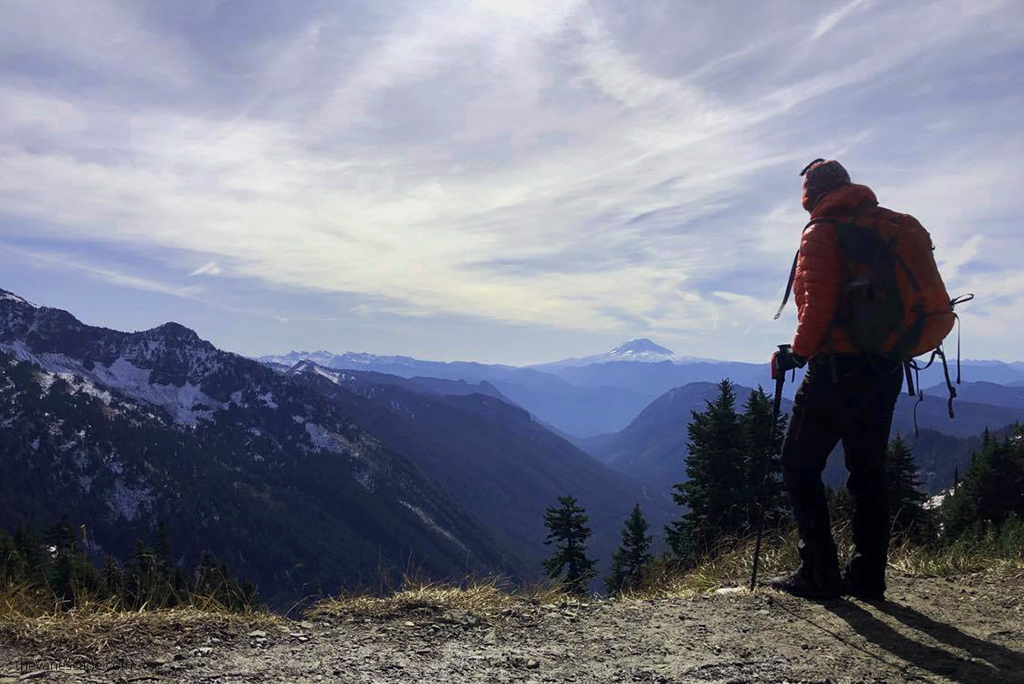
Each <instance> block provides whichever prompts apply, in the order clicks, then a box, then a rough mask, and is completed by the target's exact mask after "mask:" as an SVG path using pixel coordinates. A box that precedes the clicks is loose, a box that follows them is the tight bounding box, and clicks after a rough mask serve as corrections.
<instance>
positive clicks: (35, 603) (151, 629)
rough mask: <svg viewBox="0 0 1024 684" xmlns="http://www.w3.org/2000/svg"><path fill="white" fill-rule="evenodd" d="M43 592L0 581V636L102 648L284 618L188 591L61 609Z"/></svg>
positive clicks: (236, 629)
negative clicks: (170, 601)
mask: <svg viewBox="0 0 1024 684" xmlns="http://www.w3.org/2000/svg"><path fill="white" fill-rule="evenodd" d="M47 596H48V595H47V593H46V592H43V591H33V590H30V589H26V588H25V587H21V586H15V585H7V586H4V587H0V642H4V643H12V644H14V643H20V644H23V645H28V646H36V647H45V648H47V649H51V650H56V651H64V650H67V651H76V652H83V651H88V652H93V653H97V654H103V653H104V652H106V651H110V650H113V648H114V647H115V646H120V647H130V648H141V647H142V646H145V645H146V644H148V643H151V642H152V640H153V639H155V638H159V637H166V638H168V639H173V640H175V641H179V640H184V641H189V640H190V639H192V638H199V637H200V636H201V635H202V634H209V633H220V634H223V635H224V636H230V635H233V634H244V633H246V632H247V631H251V630H252V629H256V628H257V626H259V627H263V628H267V627H272V626H278V625H280V624H283V623H284V621H283V620H282V618H280V617H278V616H276V615H273V614H271V613H268V612H266V611H263V610H256V609H254V610H251V611H248V612H237V611H235V612H232V611H229V610H228V609H227V608H225V607H224V606H223V605H221V604H219V603H218V602H216V601H215V600H212V599H209V598H206V597H202V596H192V597H190V602H189V604H188V605H184V606H181V607H178V608H170V609H158V610H154V609H148V608H147V607H146V606H143V607H142V608H141V609H140V610H124V609H123V608H122V607H120V606H119V605H118V604H117V603H115V602H113V601H90V600H88V599H87V598H79V599H78V600H77V601H76V605H75V607H73V608H71V609H65V608H64V607H62V606H61V605H59V604H56V603H54V602H53V600H52V598H50V599H48V598H47Z"/></svg>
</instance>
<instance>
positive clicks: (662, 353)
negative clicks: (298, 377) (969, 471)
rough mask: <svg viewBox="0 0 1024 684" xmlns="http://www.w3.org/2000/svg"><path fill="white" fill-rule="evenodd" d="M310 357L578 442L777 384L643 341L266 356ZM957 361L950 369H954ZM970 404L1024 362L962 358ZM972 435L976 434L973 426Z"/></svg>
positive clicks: (1007, 386) (758, 370)
mask: <svg viewBox="0 0 1024 684" xmlns="http://www.w3.org/2000/svg"><path fill="white" fill-rule="evenodd" d="M306 358H308V359H310V360H313V361H315V362H316V363H318V364H320V365H322V366H325V367H329V368H359V369H363V370H374V371H379V372H382V373H390V374H394V375H399V376H403V377H414V376H429V377H435V378H445V379H451V380H463V381H466V382H471V383H477V382H488V383H490V384H491V385H492V386H493V387H494V388H495V389H497V390H498V391H499V392H500V393H501V394H502V395H504V396H505V397H507V398H508V399H510V400H512V401H513V402H515V403H516V404H518V405H519V406H522V407H523V408H525V409H526V410H528V411H530V412H531V413H533V414H534V415H535V416H537V418H539V419H540V420H542V421H544V422H545V423H547V424H549V425H551V426H553V427H554V428H556V429H558V430H559V431H561V432H563V433H565V434H566V435H571V436H573V437H574V438H576V439H577V440H587V439H589V438H592V437H596V436H599V435H606V434H609V433H613V432H618V431H619V430H622V429H624V428H626V427H627V426H628V425H629V424H630V423H631V422H632V421H633V419H635V418H636V417H637V416H639V415H640V413H641V411H643V410H644V409H645V407H647V406H648V405H649V404H650V403H651V402H653V401H655V400H656V399H658V397H660V396H662V395H663V394H665V393H666V392H669V391H670V390H673V389H675V388H677V387H683V386H685V385H688V384H690V383H695V382H696V383H716V382H719V381H720V380H722V379H723V378H728V379H730V380H732V381H733V382H734V383H736V384H738V385H741V386H744V387H757V386H758V385H761V386H764V387H765V388H767V389H769V391H770V390H771V385H772V380H771V378H770V377H769V376H770V373H769V370H768V364H767V355H766V359H765V363H763V364H757V363H744V362H736V361H716V360H708V359H699V358H694V357H688V356H682V355H679V354H676V353H675V352H673V351H672V350H670V349H667V348H665V347H662V346H660V345H657V344H655V343H654V342H651V341H650V340H648V339H638V340H631V341H629V342H626V343H624V344H622V345H620V346H618V347H616V348H615V349H612V350H611V351H609V352H607V353H604V354H597V355H594V356H588V357H581V358H573V359H565V360H562V361H555V362H552V363H547V364H539V365H534V366H528V367H521V368H520V367H514V366H506V365H488V364H480V363H472V362H461V361H456V362H448V363H445V362H438V361H421V360H418V359H414V358H411V357H405V356H374V355H372V354H365V353H358V354H357V353H351V352H349V353H345V354H332V353H330V352H325V351H319V352H290V353H289V354H285V355H282V356H265V357H262V358H261V360H262V361H264V362H271V363H280V364H284V365H294V363H296V362H297V361H299V360H302V359H306ZM953 363H955V360H951V364H950V365H951V368H950V370H951V372H952V373H954V375H955V367H954V366H953ZM961 366H962V375H963V379H964V381H965V382H966V383H968V384H965V385H963V386H962V387H963V390H962V392H961V398H962V399H963V400H964V401H965V402H973V403H978V404H991V405H994V406H1012V405H1013V404H1012V403H1011V404H1007V403H1006V402H1007V401H1009V399H1007V397H1010V396H1017V395H1013V392H1014V389H1013V388H1014V387H1019V386H1021V385H1015V383H1024V363H1020V362H1015V363H1003V362H1000V361H970V360H964V361H962V363H961ZM801 377H802V374H801V373H800V372H798V373H797V375H796V380H797V382H790V383H787V385H786V388H785V396H786V397H788V398H792V396H793V393H794V392H795V391H796V388H797V386H798V384H799V380H800V379H801ZM940 381H942V369H941V367H939V366H937V365H935V366H933V367H931V368H929V369H928V370H926V371H923V372H922V374H921V384H922V385H923V386H924V387H928V388H929V389H927V390H925V392H926V395H927V396H928V397H929V401H928V402H926V404H922V407H921V408H920V409H919V410H920V411H925V412H926V413H928V412H930V411H931V410H932V407H933V406H936V405H937V404H938V403H939V398H940V397H942V396H944V395H945V392H946V390H945V387H944V385H943V386H938V385H937V383H939V382H940ZM967 425H970V426H971V427H970V428H968V429H972V430H973V427H974V425H973V424H972V423H971V422H970V421H969V420H966V417H965V420H963V421H961V422H960V423H958V424H950V425H948V426H944V428H945V429H947V430H948V431H949V433H950V434H963V428H962V427H961V426H967ZM970 434H974V433H973V432H971V433H970Z"/></svg>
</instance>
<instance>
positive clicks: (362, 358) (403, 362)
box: [258, 349, 423, 371]
mask: <svg viewBox="0 0 1024 684" xmlns="http://www.w3.org/2000/svg"><path fill="white" fill-rule="evenodd" d="M258 360H259V361H261V362H262V363H269V364H279V365H282V366H288V367H289V368H291V367H292V366H294V365H295V364H297V363H299V362H300V361H312V362H313V363H315V364H317V365H318V366H322V367H324V368H374V367H377V366H387V367H389V368H406V369H408V370H409V371H414V370H415V368H416V365H417V364H419V363H423V362H421V361H419V360H417V359H414V358H412V357H410V356H382V355H379V354H368V353H366V352H345V353H343V354H335V353H334V352H329V351H324V350H323V349H321V350H319V351H313V352H309V351H290V352H288V353H287V354H268V355H266V356H261V357H259V359H258Z"/></svg>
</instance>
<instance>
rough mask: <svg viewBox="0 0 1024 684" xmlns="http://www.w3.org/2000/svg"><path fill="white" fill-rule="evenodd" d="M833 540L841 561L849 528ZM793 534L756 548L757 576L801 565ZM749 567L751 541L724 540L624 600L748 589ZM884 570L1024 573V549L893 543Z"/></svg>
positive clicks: (770, 536) (664, 566)
mask: <svg viewBox="0 0 1024 684" xmlns="http://www.w3.org/2000/svg"><path fill="white" fill-rule="evenodd" d="M833 535H834V537H835V539H836V543H837V546H838V547H839V555H840V558H843V557H845V556H846V555H848V554H849V552H850V550H851V548H852V545H853V544H852V538H851V531H850V528H849V524H848V523H843V524H841V525H837V526H836V528H835V529H834V530H833ZM796 544H797V536H796V531H795V530H792V529H791V530H788V531H771V532H768V533H766V534H765V538H764V541H763V542H762V545H761V560H760V563H759V566H758V577H759V578H762V579H764V578H768V577H772V576H775V575H780V574H783V573H785V572H790V571H792V570H794V569H796V567H797V566H799V564H800V558H799V555H798V554H797V546H796ZM753 565H754V540H752V539H725V540H723V541H721V542H720V543H719V545H718V548H717V550H716V553H715V554H713V555H712V556H711V557H710V558H709V559H708V560H705V561H704V562H702V563H700V564H698V565H697V566H696V567H694V568H690V569H685V570H681V569H679V568H678V566H676V565H674V564H673V563H670V562H665V561H658V562H656V563H655V565H654V568H653V570H652V572H651V574H650V575H649V576H648V577H647V578H646V580H645V581H644V582H643V584H642V585H641V586H640V587H638V588H637V589H636V590H634V591H632V592H628V593H626V594H624V597H625V598H640V599H645V598H668V597H684V596H693V595H695V594H700V593H707V592H710V591H715V590H717V589H720V588H722V587H730V586H740V587H744V586H748V584H749V582H750V574H751V571H752V570H753ZM889 567H890V568H891V569H893V570H896V571H898V572H902V573H904V574H906V575H909V576H911V577H951V576H957V575H964V574H968V573H973V572H981V571H986V570H1006V569H1008V570H1024V550H1021V551H1019V552H1017V553H1008V552H1007V551H1006V550H1005V549H1003V548H1001V547H1000V546H998V545H997V544H995V543H991V542H990V543H984V542H981V543H978V542H975V543H956V544H953V545H950V546H945V547H933V546H924V545H921V544H917V543H914V542H912V541H910V540H908V539H894V540H893V542H892V544H891V545H890V550H889Z"/></svg>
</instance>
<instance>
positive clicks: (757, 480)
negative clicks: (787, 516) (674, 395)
mask: <svg viewBox="0 0 1024 684" xmlns="http://www.w3.org/2000/svg"><path fill="white" fill-rule="evenodd" d="M773 403H774V402H773V399H772V397H770V396H768V395H767V394H766V393H765V391H764V389H762V388H761V387H758V388H757V389H756V390H754V391H753V392H751V393H750V396H749V397H747V401H746V402H744V404H743V415H742V416H741V417H740V420H741V422H742V424H743V430H744V433H745V437H746V459H745V464H744V468H743V470H744V473H745V475H746V478H745V483H746V484H745V488H744V491H743V492H742V494H740V492H739V491H736V490H734V491H735V493H736V495H738V496H739V501H740V502H742V503H744V504H745V505H746V507H747V519H746V521H745V524H746V525H748V526H749V527H750V529H756V528H757V527H758V525H759V524H760V517H761V506H762V505H763V507H764V513H765V519H766V521H767V524H769V525H773V524H776V523H778V521H779V519H780V518H781V517H782V515H783V511H785V509H786V499H785V493H784V491H783V488H782V482H781V479H780V478H779V473H780V472H781V470H782V462H781V460H780V458H779V454H780V453H781V451H782V442H783V440H784V438H785V435H786V417H785V416H779V419H778V420H777V421H776V423H775V431H774V433H773V432H772V412H773V411H774V405H773ZM766 466H767V470H768V472H767V478H766V477H765V475H766V473H765V468H766ZM737 489H738V488H737Z"/></svg>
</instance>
